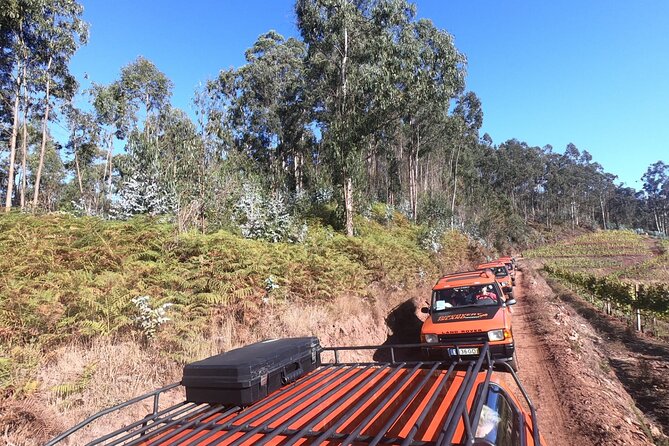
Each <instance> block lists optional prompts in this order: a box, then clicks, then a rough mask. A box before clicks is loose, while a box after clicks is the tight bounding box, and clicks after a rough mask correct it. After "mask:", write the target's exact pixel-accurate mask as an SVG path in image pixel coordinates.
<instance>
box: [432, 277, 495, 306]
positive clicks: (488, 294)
mask: <svg viewBox="0 0 669 446" xmlns="http://www.w3.org/2000/svg"><path fill="white" fill-rule="evenodd" d="M501 297H502V293H501V291H500V290H499V287H497V284H496V283H495V284H485V285H470V286H461V287H453V288H445V289H443V290H435V291H434V292H433V293H432V311H433V312H440V311H449V310H455V309H458V308H463V307H491V306H499V305H501V303H502V298H501Z"/></svg>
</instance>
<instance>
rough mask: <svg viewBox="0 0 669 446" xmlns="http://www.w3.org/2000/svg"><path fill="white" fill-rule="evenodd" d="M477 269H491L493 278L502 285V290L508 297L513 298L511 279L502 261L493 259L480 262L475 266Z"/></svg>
mask: <svg viewBox="0 0 669 446" xmlns="http://www.w3.org/2000/svg"><path fill="white" fill-rule="evenodd" d="M476 269H477V270H486V269H488V270H491V271H492V272H493V274H495V278H496V279H497V281H498V282H499V284H500V286H501V287H502V291H504V294H506V295H507V296H508V297H509V298H510V299H513V280H512V279H511V275H510V274H509V270H508V269H506V265H505V264H504V263H503V262H499V261H494V262H488V263H481V264H480V265H479V266H477V267H476Z"/></svg>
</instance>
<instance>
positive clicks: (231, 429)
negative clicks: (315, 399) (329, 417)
mask: <svg viewBox="0 0 669 446" xmlns="http://www.w3.org/2000/svg"><path fill="white" fill-rule="evenodd" d="M354 368H355V367H354V366H351V367H348V370H354ZM341 370H344V369H343V368H342V369H338V368H335V367H332V368H331V369H330V372H331V373H328V374H326V375H324V376H322V377H321V378H320V379H319V380H318V381H317V382H314V383H312V386H313V385H315V384H317V383H318V382H320V381H322V380H324V379H325V378H327V377H328V376H330V375H334V374H336V373H337V372H339V371H341ZM348 370H344V371H343V372H342V373H341V374H343V375H345V374H346V373H348ZM293 396H294V397H297V399H296V400H295V401H292V399H291V400H289V401H290V402H291V403H292V405H297V404H301V403H303V402H304V401H305V400H307V399H308V398H309V397H310V396H311V395H309V394H306V395H302V394H300V393H296V394H295V395H293ZM292 405H289V404H286V408H284V409H282V412H283V411H285V410H287V409H289V408H291V407H292ZM251 407H253V406H251ZM275 408H276V407H274V406H272V407H270V408H269V409H267V410H265V411H263V412H260V413H258V414H256V415H255V416H254V417H252V418H251V419H250V420H247V421H246V422H245V423H243V424H240V425H237V426H235V425H234V423H235V422H236V421H237V420H239V419H241V418H243V417H244V415H246V414H243V415H242V414H240V415H239V416H238V417H235V418H234V419H233V420H231V421H229V422H228V423H225V424H219V425H218V426H216V427H215V428H214V429H212V430H211V431H209V432H208V433H207V434H206V435H204V436H202V437H200V438H199V439H198V442H197V443H195V444H200V443H201V442H202V441H204V440H207V439H209V438H211V437H212V436H214V435H215V434H217V433H218V432H221V431H224V430H225V431H227V432H226V433H225V434H223V435H222V436H221V437H220V438H219V439H218V440H219V441H221V440H225V439H228V438H230V437H232V436H233V435H235V434H236V433H237V432H240V431H243V430H244V428H245V427H247V426H249V425H250V424H251V423H253V422H254V421H255V420H258V419H260V418H262V417H263V416H265V415H267V414H268V413H269V412H271V411H272V410H273V409H275Z"/></svg>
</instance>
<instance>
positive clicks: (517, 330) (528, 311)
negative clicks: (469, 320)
mask: <svg viewBox="0 0 669 446" xmlns="http://www.w3.org/2000/svg"><path fill="white" fill-rule="evenodd" d="M516 283H517V285H516V287H515V290H514V295H515V297H516V301H517V302H518V303H517V304H516V306H515V307H513V337H514V339H515V341H516V349H517V352H518V364H519V371H518V375H519V377H520V380H521V382H522V383H523V386H524V387H525V390H526V391H527V392H528V393H529V395H530V398H531V399H532V402H533V403H534V405H535V407H536V409H537V414H538V417H539V430H540V432H541V433H542V435H543V436H544V438H545V439H546V441H547V442H548V444H549V445H552V446H569V445H575V444H587V441H586V440H584V439H582V438H580V436H579V435H578V434H577V433H575V432H574V430H575V429H574V426H573V425H571V424H570V423H569V418H568V416H567V410H566V408H565V407H563V405H562V403H561V401H562V398H560V396H561V393H562V391H561V390H560V387H559V385H558V383H557V382H556V379H555V378H554V377H553V372H552V370H553V368H552V367H550V366H549V364H550V362H549V360H548V351H547V350H546V346H545V345H544V342H543V340H542V339H541V338H540V337H539V336H537V334H536V332H535V330H534V329H533V328H532V321H533V317H532V313H533V311H538V309H537V308H535V307H533V306H531V305H530V303H529V302H528V300H527V291H526V290H527V284H526V280H525V277H524V275H523V273H521V272H517V276H516ZM575 435H576V437H575Z"/></svg>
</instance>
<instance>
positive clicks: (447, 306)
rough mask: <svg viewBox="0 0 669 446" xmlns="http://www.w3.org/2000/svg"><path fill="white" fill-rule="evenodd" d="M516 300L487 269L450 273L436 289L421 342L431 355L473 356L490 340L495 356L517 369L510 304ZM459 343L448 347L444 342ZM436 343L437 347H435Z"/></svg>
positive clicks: (434, 289)
mask: <svg viewBox="0 0 669 446" xmlns="http://www.w3.org/2000/svg"><path fill="white" fill-rule="evenodd" d="M515 303H516V301H515V300H514V299H512V298H509V297H508V296H505V295H504V293H503V292H502V288H501V287H500V285H499V282H498V280H497V278H496V276H495V274H494V273H493V272H492V271H490V270H488V269H486V270H481V271H468V272H464V273H456V274H449V275H446V276H444V277H442V278H440V279H439V280H438V281H437V283H436V284H435V285H434V287H433V288H432V300H431V302H430V306H429V307H424V308H422V309H421V311H422V312H423V313H427V314H429V316H428V317H427V319H425V321H424V322H423V326H422V327H421V342H422V343H425V344H428V346H427V347H424V348H423V355H424V356H425V357H427V358H458V357H460V356H465V357H473V356H478V355H479V354H480V353H481V348H482V346H483V345H484V344H486V343H489V345H490V354H491V355H492V357H493V358H494V359H499V360H503V361H507V362H508V363H509V364H510V365H511V367H512V368H513V369H514V370H516V369H517V366H518V361H517V359H516V350H515V344H514V340H513V328H512V314H511V309H510V307H511V306H512V305H514V304H515ZM454 342H455V343H459V344H460V347H459V348H454V347H448V348H445V347H443V346H441V345H438V344H441V343H454ZM433 345H434V346H433Z"/></svg>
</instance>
